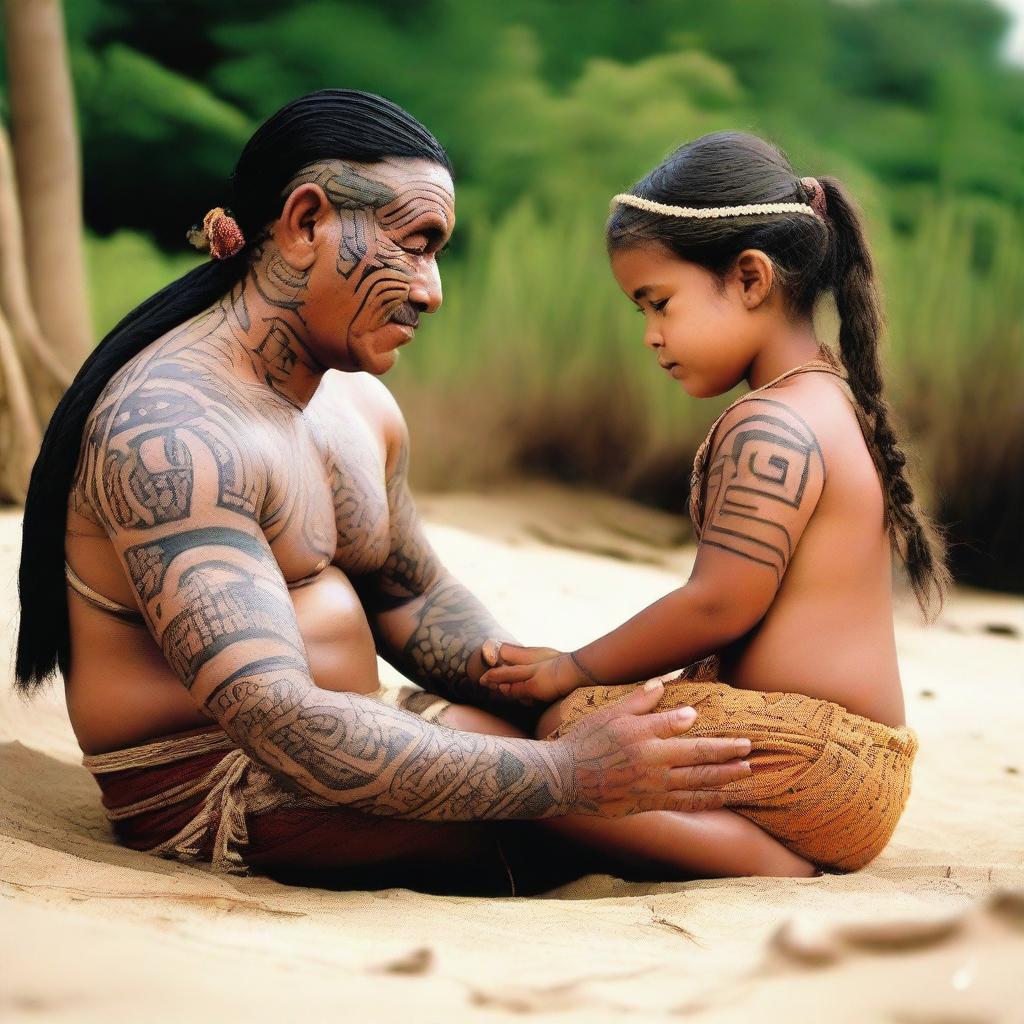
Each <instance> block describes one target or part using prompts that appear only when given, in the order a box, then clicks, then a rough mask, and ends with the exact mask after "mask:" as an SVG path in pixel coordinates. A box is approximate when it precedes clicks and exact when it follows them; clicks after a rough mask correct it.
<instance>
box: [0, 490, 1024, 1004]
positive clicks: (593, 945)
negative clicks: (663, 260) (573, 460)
mask: <svg viewBox="0 0 1024 1024" xmlns="http://www.w3.org/2000/svg"><path fill="white" fill-rule="evenodd" d="M420 504H421V508H422V510H423V512H424V514H425V516H426V518H427V519H428V521H429V523H430V524H431V525H430V533H431V537H432V539H433V540H434V542H435V544H436V545H437V547H438V549H439V550H440V552H441V554H442V557H443V558H444V559H445V561H446V562H447V564H448V565H449V566H450V567H451V569H452V570H453V571H454V572H455V573H456V574H458V575H459V576H460V577H461V578H462V579H463V580H464V581H465V582H467V583H468V584H469V585H470V586H472V587H473V588H474V589H475V590H476V591H477V593H479V594H480V596H481V597H482V598H483V599H484V600H485V601H486V602H487V603H488V604H489V605H490V606H491V607H492V608H493V609H494V611H495V612H496V613H497V614H498V616H499V618H500V619H501V620H503V621H504V622H505V623H506V624H507V625H508V626H509V627H510V628H511V629H512V630H513V631H514V632H515V633H517V634H518V635H519V636H520V637H521V638H522V639H523V640H524V641H526V642H531V643H550V644H552V645H556V646H566V645H574V644H577V643H581V642H583V641H586V640H588V639H590V638H592V637H593V636H595V635H597V633H599V632H600V631H603V630H605V629H607V628H609V627H611V626H612V625H614V624H616V623H617V622H619V621H621V620H622V619H623V618H624V617H626V616H627V615H628V614H630V613H632V612H634V611H635V610H637V609H638V608H639V607H641V606H642V605H643V604H645V603H647V602H649V601H650V600H652V599H654V598H656V597H658V596H660V595H662V594H663V593H665V592H666V591H667V590H669V589H670V588H672V587H673V586H676V585H678V583H679V582H680V580H681V578H685V574H686V572H687V569H688V567H689V565H690V563H691V561H692V557H693V550H692V548H689V547H687V546H686V544H685V543H684V541H685V538H686V531H685V527H684V526H682V522H681V520H678V519H676V518H673V517H670V516H663V515H659V514H656V513H651V512H649V511H646V510H643V509H640V508H638V507H636V506H633V505H628V504H626V503H623V502H618V501H615V500H613V499H609V498H599V497H594V496H587V495H579V494H574V493H571V492H566V491H562V490H557V489H553V488H524V489H521V490H518V491H517V492H516V493H515V494H514V495H512V494H509V495H501V496H489V497H480V496H460V495H448V496H444V497H436V496H435V497H427V498H425V499H423V500H421V503H420ZM19 538H20V513H18V512H6V513H2V514H0V623H2V624H4V625H5V626H6V628H7V631H8V632H7V634H6V639H5V641H4V642H6V643H8V645H9V644H10V642H11V639H12V637H13V627H14V611H15V599H16V596H15V586H14V582H15V578H16V572H17V553H18V545H19ZM898 641H899V650H900V657H901V665H902V669H903V674H904V681H905V685H906V691H907V698H908V705H909V716H910V721H911V724H913V725H914V726H915V727H916V728H917V729H918V731H919V733H920V736H921V741H922V742H921V753H920V758H919V761H918V765H917V769H916V772H915V783H914V793H913V796H912V798H911V802H910V805H909V808H908V810H907V813H906V815H905V817H904V819H903V821H902V823H901V825H900V827H899V830H898V831H897V833H896V836H895V839H894V841H893V843H892V844H891V846H890V847H889V849H888V850H887V851H886V852H885V854H883V856H882V857H881V858H879V859H878V860H877V861H876V862H875V863H874V864H872V865H871V866H870V867H869V868H867V869H866V870H864V871H862V872H860V873H859V874H856V875H852V876H845V877H836V876H833V877H825V878H819V879H806V880H754V879H740V880H719V881H705V882H690V883H685V884H672V885H665V884H661V885H636V884H627V883H624V882H622V881H619V880H616V879H612V878H609V877H604V876H591V877H589V878H586V879H582V880H581V881H579V882H577V883H574V884H573V885H571V886H567V887H565V888H563V889H561V890H558V891H555V892H553V893H551V894H549V895H547V896H545V897H542V898H541V897H538V898H532V899H491V900H481V899H468V898H466V899H463V898H458V899H456V898H450V897H432V896H423V895H419V894H416V893H412V892H408V891H405V890H391V891H388V892H381V893H364V892H351V893H345V892H334V891H325V890H315V889H305V890H303V889H295V888H290V887H287V886H283V885H279V884H277V883H273V882H269V881H267V880H264V879H260V878H247V879H238V878H226V877H217V876H213V875H210V874H209V873H207V872H206V871H204V870H202V869H199V868H191V867H184V866H181V865H176V864H173V863H170V862H167V861H162V860H158V859H155V858H152V857H148V856H145V855H141V854H136V853H133V852H131V851H126V850H122V849H120V848H118V847H116V846H115V845H113V843H112V842H111V838H110V832H109V829H108V827H107V824H106V821H105V819H104V818H103V816H102V813H101V810H100V807H99V802H98V794H97V790H96V787H95V785H94V783H93V781H92V779H91V777H90V776H89V775H88V773H87V772H86V771H85V770H84V769H83V768H82V767H81V766H80V764H79V758H80V753H79V751H78V748H77V746H76V744H75V742H74V737H73V736H72V734H71V730H70V727H69V726H68V723H67V718H66V714H65V712H64V708H63V702H62V699H61V697H60V694H59V692H58V691H56V690H55V691H54V692H52V693H51V694H50V695H49V696H47V697H46V698H43V699H41V700H37V701H36V702H34V703H32V704H28V705H26V704H24V703H22V702H21V701H19V700H18V699H16V698H14V697H13V696H12V695H11V694H10V693H9V692H7V691H6V690H5V692H4V694H3V696H2V697H0V915H2V917H0V942H2V945H0V1018H2V1019H5V1020H25V1021H40V1020H54V1021H104V1022H110V1021H121V1020H135V1019H139V1018H142V1017H143V1016H144V1017H145V1018H146V1019H147V1020H150V1021H165V1020H166V1021H180V1020H185V1019H187V1020H189V1021H192V1022H204V1021H213V1020H223V1019H230V1020H253V1021H292V1020H298V1019H302V1017H303V1016H311V1015H313V1014H321V1013H324V1012H327V1013H329V1014H330V1015H331V1018H332V1019H342V1020H349V1019H351V1020H373V1021H375V1022H389V1021H402V1022H406V1021H414V1022H416V1024H420V1022H425V1024H429V1022H435V1021H437V1022H440V1021H446V1022H448V1021H499V1020H506V1019H511V1018H517V1019H523V1018H527V1019H529V1020H531V1021H533V1020H537V1021H546V1020H551V1021H560V1022H567V1024H569V1022H588V1024H590V1022H600V1021H606V1020H609V1021H610V1020H615V1021H619V1020H636V1021H663V1020H664V1021H670V1020H680V1019H688V1020H698V1021H741V1020H742V1021H744V1022H746V1021H749V1020H751V1019H752V1018H754V1017H759V1018H760V1019H762V1020H772V1021H774V1020H786V1021H791V1022H800V1021H824V1020H828V1021H858V1022H863V1021H893V1022H903V1024H925V1022H928V1024H968V1022H970V1024H976V1022H1003V1021H1005V1022H1018V1021H1024V970H1022V968H1024V776H1022V771H1024V753H1022V745H1021V734H1022V733H1024V600H1020V599H1014V598H1006V597H999V596H995V595H990V594H983V593H973V592H966V591H962V592H959V593H957V595H956V596H955V598H954V600H953V602H952V605H951V607H950V608H949V610H948V612H947V613H946V614H945V616H944V618H943V620H942V621H941V622H940V624H938V625H937V626H934V627H931V628H928V629H925V628H923V627H922V626H921V625H920V624H919V623H918V621H917V619H916V617H915V614H914V612H913V609H912V608H911V607H910V605H909V603H908V602H906V601H904V602H903V604H902V607H901V610H900V613H899V621H898Z"/></svg>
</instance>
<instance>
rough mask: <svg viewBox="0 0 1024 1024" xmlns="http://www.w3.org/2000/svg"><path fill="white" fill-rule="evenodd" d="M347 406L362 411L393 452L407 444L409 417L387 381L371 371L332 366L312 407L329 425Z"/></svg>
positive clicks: (372, 427)
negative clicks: (384, 381) (346, 369)
mask: <svg viewBox="0 0 1024 1024" xmlns="http://www.w3.org/2000/svg"><path fill="white" fill-rule="evenodd" d="M347 409H352V410H355V411H356V412H357V413H358V414H359V417H360V419H361V420H362V421H363V422H364V423H365V424H366V425H367V427H368V428H369V430H370V432H371V433H372V434H373V435H374V436H375V437H377V438H379V439H380V440H381V441H382V442H383V443H384V446H385V448H386V449H387V451H388V452H389V453H391V452H397V450H398V449H399V448H401V447H403V446H404V445H405V444H406V442H407V440H408V429H407V427H406V424H405V417H404V416H403V415H402V410H401V409H400V408H399V405H398V402H397V401H396V399H395V396H394V395H393V394H392V393H391V391H390V390H389V389H388V388H387V386H386V385H385V384H384V383H383V381H381V380H379V379H378V378H377V377H374V376H373V375H372V374H369V373H343V372H341V371H340V370H328V371H327V372H326V373H325V374H324V375H323V378H322V380H321V382H320V387H319V388H318V389H317V392H316V395H315V397H314V398H313V401H312V402H310V406H309V411H310V413H311V414H312V416H313V417H314V418H315V419H316V420H317V421H319V422H320V423H321V424H323V425H327V424H329V423H330V422H331V421H332V420H336V419H337V417H338V413H339V411H342V410H347ZM328 429H329V428H328ZM389 461H390V460H389Z"/></svg>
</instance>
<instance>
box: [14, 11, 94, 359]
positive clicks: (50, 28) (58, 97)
mask: <svg viewBox="0 0 1024 1024" xmlns="http://www.w3.org/2000/svg"><path fill="white" fill-rule="evenodd" d="M4 14H5V22H6V30H7V31H6V35H7V78H8V89H9V102H10V108H11V124H12V128H13V135H14V157H15V166H16V175H17V179H18V182H19V183H20V192H19V195H18V198H19V200H20V204H21V221H22V225H23V227H24V243H25V262H26V267H27V270H28V281H29V290H30V292H31V296H32V305H33V306H34V308H35V310H36V313H37V315H38V317H39V324H40V326H41V327H42V333H43V335H44V336H45V337H46V338H48V339H49V341H50V344H51V346H52V349H53V351H54V352H55V353H56V355H57V357H58V358H59V360H60V363H61V364H62V365H63V367H64V368H65V370H68V371H73V370H76V369H77V368H78V366H79V365H80V364H81V363H82V362H83V360H84V359H85V357H86V356H87V355H88V354H89V351H90V349H91V348H92V328H91V324H90V317H89V303H88V297H87V292H86V277H85V260H84V254H83V251H82V195H81V193H82V190H81V166H80V160H79V152H78V140H77V132H76V124H75V107H74V99H73V96H72V91H71V77H70V74H69V71H68V60H67V46H66V43H65V36H64V15H63V10H62V8H61V5H60V3H59V0H5V5H4Z"/></svg>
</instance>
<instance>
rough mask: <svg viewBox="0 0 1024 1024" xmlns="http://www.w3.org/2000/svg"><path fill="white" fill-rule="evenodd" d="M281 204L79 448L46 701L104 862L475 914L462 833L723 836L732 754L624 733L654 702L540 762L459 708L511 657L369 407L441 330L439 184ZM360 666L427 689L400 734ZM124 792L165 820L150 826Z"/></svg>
mask: <svg viewBox="0 0 1024 1024" xmlns="http://www.w3.org/2000/svg"><path fill="white" fill-rule="evenodd" d="M349 95H360V94H349ZM300 102H301V101H300ZM379 102H383V101H379ZM396 109H397V108H396ZM402 113H403V114H404V112H402ZM405 116H408V115H405ZM278 194H279V196H280V199H279V200H278V205H277V212H276V215H274V216H273V217H271V218H270V219H269V220H268V222H267V223H266V224H265V225H264V226H263V228H262V229H261V230H260V231H259V233H258V234H257V235H256V236H255V237H253V238H252V239H250V241H249V242H248V243H247V245H246V249H245V250H244V251H243V252H242V253H241V254H240V255H238V256H236V257H232V258H233V259H235V260H244V261H245V266H244V271H243V272H242V273H241V274H240V275H239V279H238V280H237V282H236V283H235V284H234V285H233V286H232V287H231V288H230V289H229V290H228V291H227V293H226V294H223V295H222V296H221V297H220V298H218V299H217V300H216V301H214V302H213V303H212V304H211V305H208V306H207V308H205V309H204V310H203V311H202V312H200V313H199V314H198V315H195V316H192V317H191V318H189V319H187V321H185V322H183V323H181V324H180V325H179V326H177V327H176V328H175V329H172V330H169V331H166V332H164V333H162V334H161V336H159V337H158V338H156V339H155V340H153V341H152V342H150V343H148V344H147V345H146V346H145V347H144V348H143V349H142V350H141V351H140V352H138V354H137V355H135V356H133V357H132V358H131V359H129V360H128V361H127V362H126V363H125V364H124V365H123V367H121V368H120V369H119V370H118V371H117V372H116V373H115V374H114V375H113V376H112V377H111V379H110V380H109V382H108V383H107V384H106V385H105V387H104V388H103V390H102V393H101V394H100V395H99V398H98V400H97V401H96V402H95V404H94V405H93V406H92V408H91V411H90V412H89V414H88V419H87V421H86V423H85V429H84V432H83V439H82V444H81V449H80V454H79V457H78V462H77V468H76V473H75V478H74V481H73V484H72V487H71V490H70V495H69V499H68V510H67V529H66V544H65V553H66V558H67V563H68V583H69V587H68V604H69V615H70V641H71V659H70V668H69V671H68V672H67V673H66V683H67V696H68V704H69V709H70V713H71V719H72V723H73V725H74V728H75V732H76V734H77V736H78V738H79V740H80V742H81V745H82V748H83V750H84V751H85V752H86V754H87V755H89V756H88V757H87V758H86V763H87V764H88V765H89V766H90V767H91V768H92V770H93V771H94V772H96V774H97V779H98V781H99V782H100V783H101V786H102V787H103V789H104V794H105V804H106V805H107V807H108V810H109V811H110V812H111V817H112V818H113V819H114V823H115V828H116V829H117V830H118V834H119V835H120V837H121V839H122V841H125V842H128V843H130V844H131V845H136V846H137V847H138V848H140V849H151V850H157V851H158V852H161V853H165V854H168V855H172V856H179V857H199V858H203V859H210V858H213V860H214V861H215V863H217V864H219V866H221V867H226V868H228V869H231V868H232V866H234V867H239V866H241V868H242V869H243V870H244V869H245V867H247V866H253V865H255V866H258V867H260V868H262V869H265V870H272V869H281V870H286V869H301V868H324V869H329V870H334V871H335V875H336V877H337V880H338V881H339V882H341V883H344V882H345V881H346V879H354V878H359V879H360V880H361V881H362V882H364V883H365V876H364V875H357V874H355V873H354V872H356V871H357V869H360V868H366V867H368V866H369V867H373V868H374V869H377V868H380V869H382V870H383V869H384V867H386V866H389V865H390V866H391V867H392V868H394V869H395V870H394V871H392V872H391V873H390V874H387V873H385V875H379V876H378V875H375V876H374V877H375V878H377V877H386V878H387V879H388V880H390V881H392V882H393V881H394V880H395V879H396V878H397V879H398V880H400V881H403V882H405V884H420V883H422V884H432V883H431V882H430V879H431V878H432V877H433V876H432V875H431V870H433V868H435V867H436V866H437V865H445V864H447V865H456V867H459V869H460V870H462V871H463V883H464V884H465V885H466V886H467V887H472V884H473V883H472V882H471V881H470V880H468V879H469V877H470V876H469V874H468V873H466V871H465V865H468V864H471V863H472V864H475V865H477V867H478V868H479V866H480V864H481V853H480V851H481V849H493V839H494V836H495V835H496V834H497V833H499V832H501V834H505V833H504V832H502V829H503V828H504V826H502V825H498V824H491V825H486V826H485V825H482V824H480V823H481V822H485V821H488V822H489V821H494V822H502V821H505V820H508V819H527V820H530V819H545V821H543V822H536V823H534V822H533V821H530V823H529V824H528V825H524V826H519V827H517V829H516V830H513V829H511V828H508V829H506V831H508V832H511V831H517V834H522V833H524V830H525V831H528V832H529V834H530V836H531V841H532V842H534V843H535V844H536V845H535V847H534V849H536V850H537V851H541V850H545V849H546V850H552V849H554V848H555V847H556V846H561V847H564V844H566V843H567V842H571V836H572V827H573V822H574V821H577V820H583V819H584V817H586V819H587V822H588V824H589V825H593V823H594V820H595V816H596V817H597V818H598V819H600V818H605V819H607V818H611V817H616V816H621V815H626V814H631V813H635V812H639V811H642V810H649V809H661V810H681V811H685V810H692V809H702V808H707V807H717V806H721V805H722V803H723V798H722V796H721V795H720V794H719V793H718V792H717V790H718V788H719V787H720V786H721V785H723V784H725V783H726V782H729V781H731V780H733V779H736V778H739V777H742V776H743V775H745V774H746V773H747V772H748V771H749V769H748V767H747V765H746V763H745V762H741V761H738V760H736V758H738V757H742V756H744V755H745V754H746V752H747V751H748V749H749V744H747V743H746V742H745V741H740V740H733V739H723V740H713V739H711V740H701V741H699V742H698V741H695V740H690V739H687V738H686V737H685V735H684V734H685V732H686V729H687V728H688V727H689V724H690V722H691V721H692V713H690V712H683V711H676V712H670V713H667V714H649V713H648V712H650V711H651V709H652V708H653V707H654V705H655V703H656V702H657V699H658V696H659V693H660V691H659V690H654V691H652V692H649V693H645V692H643V691H638V693H637V694H635V695H634V696H633V697H632V698H631V699H630V700H629V701H628V702H627V703H626V704H623V705H622V706H621V707H620V708H619V709H618V710H612V711H609V712H608V713H601V714H598V715H595V716H593V720H592V721H591V722H588V723H587V725H586V727H585V728H581V729H579V730H578V731H577V732H574V733H573V734H572V736H571V737H566V738H564V739H560V740H557V741H546V742H545V741H537V740H534V739H532V738H528V737H527V735H526V734H525V733H524V732H523V731H521V729H520V728H519V727H518V726H516V725H513V724H511V722H510V721H509V720H508V719H509V718H511V714H509V715H503V714H502V709H501V707H500V706H495V705H493V704H492V703H489V702H492V701H493V700H494V699H495V698H493V697H491V696H489V695H488V694H487V693H486V691H484V690H482V689H481V688H480V687H479V686H478V682H477V681H478V679H479V677H480V675H481V673H482V672H483V671H484V669H485V667H486V666H485V664H484V653H483V649H482V648H483V647H484V641H485V640H486V639H487V638H488V637H502V636H506V637H507V633H505V632H504V631H503V630H502V629H501V627H500V626H499V625H498V624H497V623H496V622H495V621H494V619H493V618H492V617H491V615H490V614H489V613H488V612H487V610H486V609H485V608H484V607H483V606H482V605H481V603H480V602H479V601H478V600H477V599H476V598H475V597H474V596H473V595H472V594H471V593H470V592H469V591H468V590H467V588H466V587H465V586H464V585H463V584H462V583H460V582H459V581H458V580H456V579H454V578H453V577H452V576H451V574H450V573H449V572H447V571H446V569H445V568H444V566H443V565H442V564H441V563H440V562H439V560H438V558H437V555H436V554H435V553H434V551H433V550H432V549H431V546H430V544H429V542H428V541H427V539H426V537H425V536H424V533H423V529H422V526H421V524H420V522H419V521H418V519H417V515H416V511H415V508H414V506H413V502H412V499H411V497H410V494H409V487H408V483H407V472H408V462H409V442H408V437H407V435H406V428H405V425H404V422H403V419H402V416H401V414H400V412H399V410H398V408H397V406H396V405H395V402H394V401H393V399H392V398H391V396H390V394H389V392H388V391H387V390H386V389H385V388H384V386H383V385H382V384H381V383H380V382H379V380H378V379H377V378H378V377H379V376H381V375H382V374H385V373H386V372H387V371H388V370H389V369H390V368H391V367H392V366H393V365H394V363H395V360H396V359H397V357H398V349H399V348H400V347H401V346H403V345H406V344H409V343H410V342H411V341H413V339H414V337H415V334H416V329H417V325H418V324H419V322H420V319H421V317H423V316H424V315H428V314H432V313H434V312H435V311H436V310H437V309H438V307H439V306H440V305H441V282H440V278H439V275H438V269H437V264H436V257H437V255H438V253H439V251H440V250H441V249H442V247H443V246H444V245H445V244H446V243H447V241H448V239H449V237H450V235H451V233H452V229H453V226H454V223H455V201H454V191H453V184H452V178H451V175H450V173H449V170H448V169H447V167H446V166H445V165H444V164H443V163H442V162H441V161H440V160H434V159H427V158H422V157H410V156H385V157H383V158H381V159H378V160H374V161H371V162H366V161H363V162H358V161H353V160H351V159H341V158H321V159H316V160H314V161H312V162H309V163H307V164H305V165H304V166H302V167H301V168H300V169H299V170H298V172H297V173H294V174H293V175H292V176H291V178H290V180H288V181H287V184H286V186H285V187H284V188H283V190H280V191H279V193H278ZM246 231H247V232H250V231H251V228H250V227H248V226H246ZM378 653H380V654H381V655H382V656H383V657H384V658H386V659H387V660H389V661H390V662H391V663H392V664H393V665H395V666H397V667H398V668H399V669H400V670H401V671H402V672H403V673H404V674H405V676H407V677H408V678H409V679H410V680H412V681H413V682H415V683H416V684H418V686H419V687H421V688H422V691H423V692H419V691H417V693H415V694H414V695H413V696H412V698H411V699H410V700H407V701H406V702H405V706H404V707H395V706H390V705H389V704H387V703H385V702H382V701H381V700H379V699H377V698H376V697H375V696H373V695H374V694H376V693H377V691H378V678H377V662H376V657H377V654H378ZM491 660H492V661H493V660H494V655H493V653H492V654H491ZM432 695H441V696H442V697H444V698H445V699H446V701H445V702H441V703H440V705H439V707H440V711H441V713H440V716H439V717H440V721H431V720H429V719H430V718H431V717H433V716H432V715H431V714H430V713H429V712H430V711H431V710H434V711H436V710H437V708H438V705H437V702H436V698H435V697H434V696H432ZM428 705H434V707H433V709H431V708H430V707H428ZM182 739H183V741H188V743H190V744H191V746H189V747H188V750H189V751H190V752H191V753H190V758H189V759H188V760H186V759H185V758H184V757H182V756H177V755H176V754H175V751H180V748H179V747H175V746H174V742H173V741H176V740H182ZM168 742H170V743H171V746H170V747H166V746H161V745H160V744H161V743H165V744H166V743H168ZM154 745H155V746H154ZM152 750H157V752H158V753H157V754H154V755H152V756H149V755H147V756H149V760H143V761H140V760H138V759H136V760H132V757H133V756H134V754H133V752H135V751H142V752H146V751H150V752H152ZM167 750H170V751H171V752H170V753H166V751H167ZM161 751H163V752H164V753H160V752H161ZM105 759H106V760H105ZM226 764H227V765H230V767H229V768H227V767H225V765H226ZM183 765H187V766H188V767H187V770H186V771H185V774H184V775H182V771H183V768H182V766H183ZM160 772H164V773H166V774H165V775H163V776H160V774H159V773H160ZM154 773H155V774H154ZM175 773H177V774H175ZM141 778H145V779H147V780H149V781H147V782H146V785H145V787H144V788H145V793H144V794H143V795H145V796H147V797H150V796H151V795H152V793H153V792H154V791H155V790H160V791H161V792H165V791H167V790H168V789H169V788H170V789H175V787H177V789H175V792H178V793H180V792H182V791H186V792H187V795H188V799H178V798H175V799H176V800H177V802H176V803H175V802H174V800H172V801H170V802H166V801H165V802H164V803H162V804H160V806H159V808H158V809H157V810H154V809H153V807H154V806H155V805H153V803H152V801H150V803H149V804H148V805H147V804H146V801H145V800H143V801H142V803H139V799H140V792H141V790H140V788H139V786H138V785H136V783H137V782H138V780H139V779H141ZM204 780H205V781H204ZM183 786H184V790H182V787H183ZM608 824H613V823H611V822H608ZM587 834H588V837H590V839H588V842H589V843H590V846H591V847H595V846H597V847H600V839H599V838H598V839H597V840H594V839H593V833H592V832H589V831H588V833H587ZM542 844H546V846H545V845H542ZM545 856H546V854H545ZM606 863H609V864H610V863H612V862H611V860H610V859H609V860H608V861H606ZM460 866H461V867H460ZM480 870H484V869H483V868H480ZM396 872H397V873H396Z"/></svg>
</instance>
